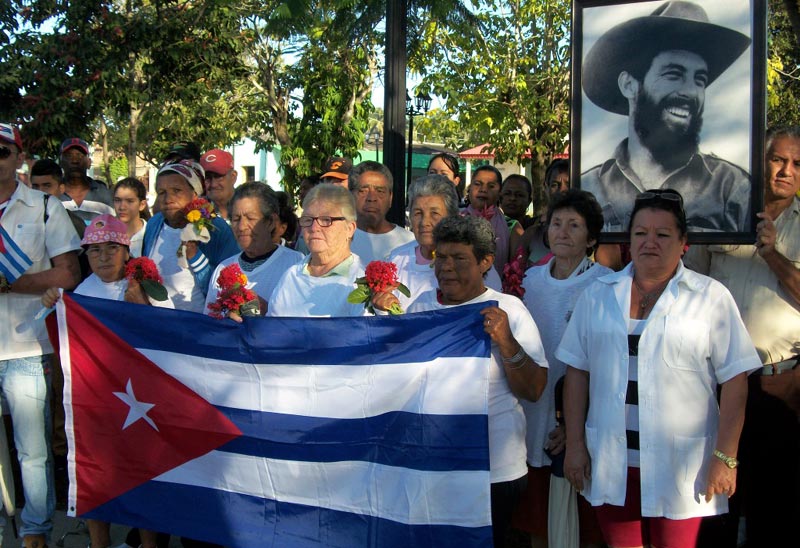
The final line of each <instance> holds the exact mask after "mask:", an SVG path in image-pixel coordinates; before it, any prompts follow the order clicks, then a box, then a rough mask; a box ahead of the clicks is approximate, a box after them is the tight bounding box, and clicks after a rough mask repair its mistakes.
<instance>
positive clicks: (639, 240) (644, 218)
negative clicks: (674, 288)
mask: <svg viewBox="0 0 800 548" xmlns="http://www.w3.org/2000/svg"><path fill="white" fill-rule="evenodd" d="M684 245H686V236H685V235H684V236H681V232H680V229H679V227H678V220H677V219H676V218H675V215H674V214H673V213H671V212H669V211H664V210H662V209H652V208H647V207H646V208H643V209H640V210H639V211H637V212H636V216H635V217H634V218H633V221H632V222H631V257H632V258H633V266H634V268H636V269H637V270H638V271H639V272H642V273H647V274H650V275H669V274H670V273H672V272H673V271H674V270H675V269H676V268H677V266H678V261H680V259H681V256H682V255H683V246H684Z"/></svg>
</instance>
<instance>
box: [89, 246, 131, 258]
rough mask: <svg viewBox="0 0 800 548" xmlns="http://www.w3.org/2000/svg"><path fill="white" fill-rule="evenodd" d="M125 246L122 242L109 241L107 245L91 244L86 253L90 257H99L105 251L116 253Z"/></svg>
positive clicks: (109, 253) (108, 253) (107, 253)
mask: <svg viewBox="0 0 800 548" xmlns="http://www.w3.org/2000/svg"><path fill="white" fill-rule="evenodd" d="M122 248H123V246H122V245H121V244H115V243H107V244H105V245H98V246H94V245H93V246H89V248H88V249H87V250H86V254H87V255H88V256H90V257H99V256H100V255H103V253H104V252H105V254H106V255H116V254H117V253H118V252H119V250H120V249H122Z"/></svg>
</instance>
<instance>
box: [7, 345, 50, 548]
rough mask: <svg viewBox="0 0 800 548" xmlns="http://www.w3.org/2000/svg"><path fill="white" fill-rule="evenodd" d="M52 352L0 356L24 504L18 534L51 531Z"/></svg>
mask: <svg viewBox="0 0 800 548" xmlns="http://www.w3.org/2000/svg"><path fill="white" fill-rule="evenodd" d="M52 358H53V356H52V354H47V355H45V356H32V357H29V358H15V359H11V360H0V392H2V395H3V401H4V402H6V403H7V404H8V409H7V410H6V409H4V410H3V412H6V411H8V412H10V414H11V422H12V424H13V426H14V444H15V445H16V447H17V458H18V459H19V466H20V469H21V471H22V484H23V490H24V494H25V507H24V508H23V509H22V512H21V514H20V519H21V521H22V527H20V534H21V535H22V536H23V537H24V536H25V535H37V534H44V535H46V536H49V535H50V532H51V531H52V529H53V512H54V511H55V506H56V496H55V485H54V483H53V457H52V455H51V451H50V436H51V430H52V428H51V425H50V399H49V397H48V396H49V392H50V369H51V364H52Z"/></svg>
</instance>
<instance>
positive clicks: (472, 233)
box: [433, 215, 495, 262]
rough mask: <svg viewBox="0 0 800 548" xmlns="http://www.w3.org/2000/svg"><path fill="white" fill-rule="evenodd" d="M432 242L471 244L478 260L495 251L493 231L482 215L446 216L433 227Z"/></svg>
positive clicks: (436, 243)
mask: <svg viewBox="0 0 800 548" xmlns="http://www.w3.org/2000/svg"><path fill="white" fill-rule="evenodd" d="M433 242H434V244H435V245H438V244H440V243H450V244H465V245H469V246H472V252H473V253H474V254H475V258H476V259H478V261H479V262H480V261H482V260H483V259H484V258H485V257H486V256H487V255H494V253H495V238H494V231H493V230H492V225H490V224H489V221H487V220H486V219H484V218H483V217H473V216H471V215H470V216H467V217H446V218H444V219H442V220H441V221H439V224H438V225H436V227H435V228H434V229H433Z"/></svg>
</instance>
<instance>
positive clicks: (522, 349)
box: [409, 217, 547, 547]
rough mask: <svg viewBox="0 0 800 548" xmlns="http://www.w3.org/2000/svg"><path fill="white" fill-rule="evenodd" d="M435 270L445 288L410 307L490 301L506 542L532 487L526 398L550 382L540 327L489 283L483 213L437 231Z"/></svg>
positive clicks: (496, 462) (495, 483)
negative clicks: (516, 511) (529, 482)
mask: <svg viewBox="0 0 800 548" xmlns="http://www.w3.org/2000/svg"><path fill="white" fill-rule="evenodd" d="M433 239H434V245H435V250H436V260H435V261H434V271H435V273H436V279H437V281H438V285H439V288H438V290H432V291H429V292H427V293H425V294H423V295H421V296H420V297H419V299H417V301H416V302H414V303H413V304H412V305H411V306H410V307H409V312H421V311H425V310H436V309H441V308H445V307H449V306H460V305H466V304H476V303H488V301H497V303H498V304H499V306H494V305H493V304H486V306H485V307H484V308H483V309H482V310H481V311H480V313H481V315H482V316H483V326H484V331H486V333H487V334H488V335H489V337H491V341H492V352H491V365H490V369H489V469H490V470H489V473H490V479H491V483H492V486H491V506H492V507H491V511H492V528H493V535H494V546H495V547H502V546H504V545H505V535H506V532H507V530H508V527H509V524H510V522H511V512H512V510H513V508H514V505H515V504H516V501H517V499H518V497H519V495H520V493H521V492H522V490H523V489H524V488H525V481H526V479H525V474H526V472H527V468H526V466H525V414H524V412H523V410H522V407H521V406H520V404H519V400H520V399H527V400H531V401H535V400H536V399H538V398H539V396H540V395H541V393H542V390H544V387H545V385H546V383H547V359H546V358H545V354H544V349H543V348H542V342H541V339H540V338H539V330H538V329H537V328H536V324H535V323H534V321H533V319H532V318H531V315H530V313H528V310H527V309H526V308H525V306H524V305H523V304H522V301H520V300H519V299H518V298H516V297H512V296H510V295H504V294H503V293H499V292H497V291H494V290H492V289H488V288H487V287H486V286H485V285H484V282H483V276H484V274H485V272H486V271H487V270H488V269H490V268H492V263H493V261H494V251H495V237H494V232H493V231H492V227H491V225H490V224H489V223H488V221H486V220H485V219H482V218H479V217H450V218H447V219H444V220H442V221H441V222H440V223H439V224H438V225H437V226H436V228H435V229H434V231H433Z"/></svg>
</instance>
